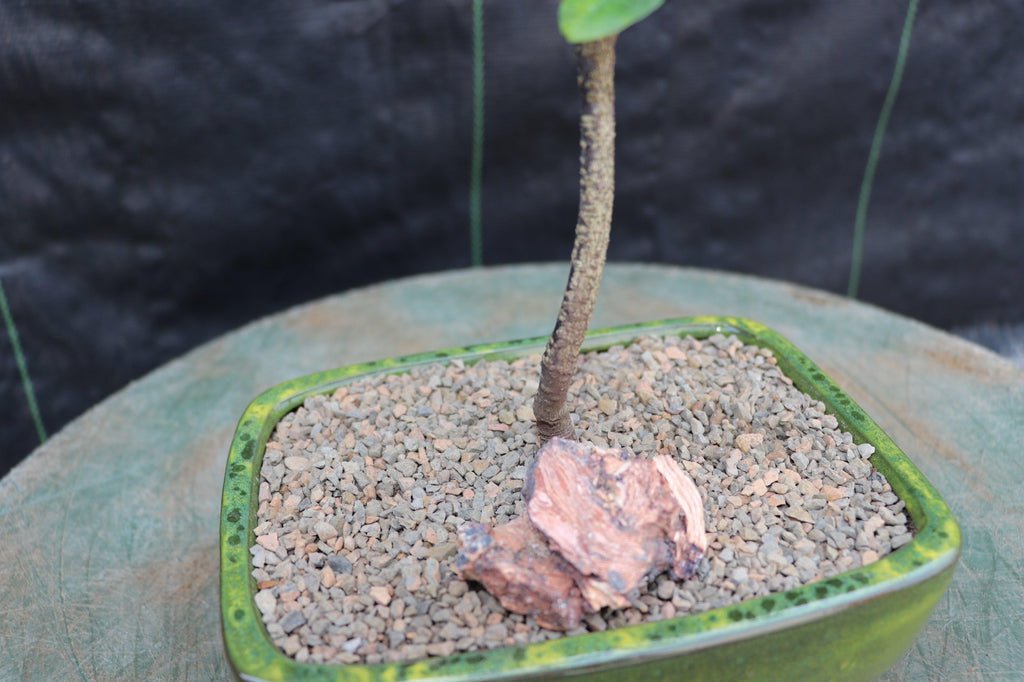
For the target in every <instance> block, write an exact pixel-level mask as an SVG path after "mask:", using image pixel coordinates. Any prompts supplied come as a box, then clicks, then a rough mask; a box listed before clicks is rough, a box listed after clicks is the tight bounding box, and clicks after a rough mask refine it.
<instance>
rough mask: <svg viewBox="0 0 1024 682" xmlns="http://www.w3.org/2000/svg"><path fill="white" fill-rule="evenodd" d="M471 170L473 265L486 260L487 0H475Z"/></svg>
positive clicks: (471, 255) (470, 242) (471, 258)
mask: <svg viewBox="0 0 1024 682" xmlns="http://www.w3.org/2000/svg"><path fill="white" fill-rule="evenodd" d="M472 154H473V156H472V161H471V162H470V171H469V252H470V263H471V264H472V265H473V267H479V266H481V265H483V264H484V234H483V232H484V228H483V208H482V203H483V201H482V197H481V186H482V184H483V174H484V0H473V151H472Z"/></svg>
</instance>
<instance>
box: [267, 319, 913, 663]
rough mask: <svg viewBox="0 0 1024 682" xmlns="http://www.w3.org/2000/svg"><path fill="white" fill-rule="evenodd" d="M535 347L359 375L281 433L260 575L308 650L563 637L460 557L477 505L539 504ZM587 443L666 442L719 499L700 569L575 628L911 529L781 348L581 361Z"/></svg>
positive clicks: (504, 517) (349, 656)
mask: <svg viewBox="0 0 1024 682" xmlns="http://www.w3.org/2000/svg"><path fill="white" fill-rule="evenodd" d="M539 363H540V356H539V355H537V356H531V357H527V358H524V359H521V360H517V361H515V362H512V363H508V362H480V363H477V364H475V365H472V366H465V365H464V364H463V363H462V362H461V361H454V362H452V363H450V364H443V365H442V364H437V365H430V366H425V367H419V368H416V369H414V370H412V371H411V372H409V373H407V374H400V375H387V376H375V377H368V378H365V379H361V380H359V381H356V382H354V383H352V384H348V385H346V386H345V387H343V388H341V389H339V390H337V391H336V392H335V393H334V394H333V395H329V396H318V397H314V398H310V399H308V400H307V401H306V403H305V405H303V406H302V407H300V408H299V409H297V410H296V411H295V412H293V413H291V414H289V415H288V416H286V417H285V418H284V419H282V420H281V422H280V423H279V424H278V426H277V429H276V431H275V433H274V435H273V437H272V439H271V440H270V442H268V444H267V450H266V454H265V456H264V460H263V465H262V470H261V477H262V478H261V483H260V491H259V504H260V507H259V512H258V518H257V524H258V525H257V527H256V543H255V544H254V545H253V546H252V548H251V550H250V551H251V554H252V565H253V571H252V574H253V576H254V578H255V579H256V581H257V584H258V586H259V591H258V593H257V595H256V606H257V607H258V609H259V610H260V612H261V613H262V614H263V620H264V623H265V624H266V627H267V631H268V632H269V633H270V635H271V637H272V638H273V640H274V642H275V643H276V644H277V645H278V646H279V647H280V648H281V649H282V650H283V651H284V652H285V653H286V654H288V655H290V656H293V657H295V658H296V659H297V660H299V661H310V662H332V663H379V662H384V661H406V660H413V659H417V658H422V657H424V656H445V655H449V654H452V653H455V652H460V651H472V650H476V649H486V648H493V647H501V646H509V645H516V644H526V643H530V642H537V641H542V640H546V639H551V638H553V637H559V636H562V635H563V633H557V632H553V631H549V630H544V629H542V628H540V627H539V626H538V625H537V623H536V622H534V621H533V619H532V618H529V617H524V616H520V615H516V614H511V613H509V612H507V611H505V610H504V609H503V608H502V607H501V606H500V605H499V604H498V602H497V601H496V600H495V599H494V598H493V597H491V596H490V595H489V594H487V593H486V592H484V591H482V590H481V589H480V588H479V586H477V585H475V584H472V583H467V582H465V581H462V580H460V579H458V577H457V576H456V575H455V574H454V572H453V570H452V563H453V560H454V558H455V555H456V553H457V548H456V544H455V541H456V534H457V531H458V528H459V527H460V526H461V525H462V524H464V523H466V522H467V521H475V522H482V523H489V524H502V523H505V522H507V521H509V520H511V519H513V518H515V517H517V516H519V515H521V514H522V513H523V511H524V508H523V501H522V488H523V485H524V477H525V475H526V469H527V465H528V464H529V463H530V462H531V460H532V458H533V456H534V454H535V452H536V450H537V445H536V438H535V436H534V432H533V412H532V409H531V407H530V406H531V403H532V401H533V396H534V394H535V393H536V390H537V377H538V376H539ZM577 377H578V378H577V379H576V381H575V382H574V383H573V385H572V387H571V389H570V394H569V404H570V405H571V409H572V411H573V420H574V422H575V424H576V427H577V431H578V432H579V436H580V439H581V440H585V441H589V442H592V443H594V444H596V445H598V446H600V447H616V448H625V449H627V450H628V451H629V452H631V453H633V454H634V455H636V456H638V457H651V456H653V455H655V454H666V455H670V456H672V457H674V458H676V459H677V460H678V461H679V462H680V464H682V466H683V467H684V468H685V469H686V471H687V472H688V473H689V474H690V476H692V477H693V479H694V481H695V482H696V484H697V486H698V488H699V489H700V491H701V494H702V496H703V498H704V510H705V514H706V519H705V521H706V524H707V531H708V541H709V547H708V553H707V557H706V558H705V560H704V562H703V564H702V565H701V567H700V570H699V571H698V575H697V576H695V577H694V578H691V579H689V580H686V581H674V580H672V579H671V578H670V576H668V575H667V574H663V575H660V576H655V577H654V579H652V580H651V581H650V583H649V584H647V585H646V586H645V587H644V588H642V589H641V590H640V592H639V594H636V595H635V597H634V598H633V599H632V604H631V605H630V606H628V607H626V608H623V609H617V610H608V609H605V610H603V611H601V612H599V613H593V614H589V615H588V616H587V617H586V618H585V619H584V622H585V625H584V626H583V627H581V628H579V629H578V630H575V631H572V632H569V633H564V634H570V635H571V634H578V633H581V632H587V631H599V630H604V629H606V628H609V627H617V626H623V625H629V624H636V623H640V622H644V621H651V620H660V619H664V618H672V617H674V616H677V615H683V614H687V613H694V612H698V611H703V610H707V609H710V608H716V607H720V606H725V605H727V604H732V603H735V602H738V601H741V600H743V599H747V598H750V597H754V596H760V595H765V594H769V593H772V592H777V591H782V590H787V589H790V588H793V587H796V586H798V585H802V584H806V583H809V582H813V581H815V580H820V579H822V578H826V577H829V576H832V575H835V574H838V573H841V572H843V571H846V570H849V569H851V568H855V567H857V566H861V565H863V564H866V563H870V562H872V561H875V560H877V559H878V558H879V557H880V556H882V555H884V554H886V553H888V552H890V551H892V550H893V549H896V548H898V547H900V546H902V545H904V544H906V543H907V542H909V541H910V539H911V532H910V528H909V522H908V520H907V517H906V515H905V513H904V505H903V503H902V502H901V501H900V500H899V499H898V498H897V497H896V495H895V494H894V493H893V492H892V489H891V488H890V486H889V484H888V482H886V480H885V478H884V477H883V476H882V474H881V473H880V472H878V471H876V470H875V469H874V468H873V467H872V466H871V462H870V460H869V457H870V455H871V454H872V451H873V449H872V448H871V446H869V445H859V446H858V445H856V444H854V443H853V438H852V436H851V435H850V434H849V433H845V432H842V431H840V430H839V429H838V424H837V422H836V419H835V418H834V417H832V416H831V415H828V414H826V413H825V411H824V406H823V405H822V404H821V403H820V402H818V401H815V400H813V399H812V398H810V397H809V396H807V395H805V394H803V393H801V392H800V391H799V390H797V389H796V388H795V387H793V385H792V383H791V382H790V381H789V380H788V379H787V378H786V377H785V376H784V375H783V374H782V373H781V372H780V371H779V369H778V368H777V367H776V361H775V358H774V357H773V356H772V354H771V352H770V351H768V350H766V349H762V348H758V347H755V346H745V345H744V344H743V343H742V342H741V341H739V340H738V339H736V338H734V337H726V336H715V337H711V338H710V339H706V340H703V341H697V340H694V339H691V338H686V339H680V338H674V337H673V338H668V339H658V338H644V339H641V340H640V341H638V342H637V343H634V344H633V345H631V346H629V347H628V348H622V347H615V348H612V349H609V350H608V351H606V352H602V353H593V354H588V355H586V356H584V357H583V358H582V359H581V362H580V369H579V373H578V375H577Z"/></svg>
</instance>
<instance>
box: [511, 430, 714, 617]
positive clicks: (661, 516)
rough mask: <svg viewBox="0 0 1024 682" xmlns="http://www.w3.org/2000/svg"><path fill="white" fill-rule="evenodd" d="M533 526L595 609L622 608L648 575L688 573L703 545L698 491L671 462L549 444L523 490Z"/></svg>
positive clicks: (557, 441)
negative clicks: (575, 576) (569, 569)
mask: <svg viewBox="0 0 1024 682" xmlns="http://www.w3.org/2000/svg"><path fill="white" fill-rule="evenodd" d="M527 511H528V514H529V517H530V521H531V522H532V523H533V525H534V526H535V527H536V528H537V529H538V530H539V531H540V532H541V533H543V535H544V536H545V537H546V538H547V540H548V543H549V545H550V546H551V548H552V549H553V550H554V551H556V552H557V553H558V554H559V555H560V556H562V557H563V558H565V559H566V560H567V561H568V562H569V563H570V564H572V565H573V566H574V567H575V568H576V570H577V571H579V573H580V574H581V575H582V578H583V579H582V582H580V583H579V587H580V591H581V592H582V594H583V597H584V599H586V601H587V603H588V604H589V605H590V607H591V608H593V609H599V608H601V607H604V606H612V607H616V608H621V607H623V606H627V605H628V604H629V602H630V596H631V595H632V594H633V593H634V591H635V590H636V589H637V588H638V587H639V586H640V585H641V583H643V582H645V581H646V580H647V579H648V578H650V577H653V576H655V575H657V574H658V573H661V572H662V571H664V570H666V569H669V568H671V569H672V572H673V574H674V575H675V577H677V578H685V577H689V576H690V575H692V572H693V570H694V569H695V568H696V562H697V561H699V560H700V557H701V556H703V552H704V550H705V548H706V546H707V544H706V539H705V534H704V508H703V504H702V503H701V500H700V493H699V492H698V491H697V488H696V486H695V485H693V482H692V481H690V479H689V477H688V476H687V475H686V473H685V472H684V471H683V470H682V469H681V468H680V467H679V465H678V464H676V463H675V461H673V460H672V459H671V458H669V457H658V458H656V459H655V460H638V459H631V458H630V457H629V456H628V455H626V453H625V452H624V451H621V450H605V449H601V448H596V447H593V446H589V445H583V444H580V443H576V442H573V441H567V440H562V439H552V440H551V441H549V442H548V443H547V444H545V446H544V447H543V448H541V450H540V452H538V453H537V459H536V460H535V462H534V466H533V468H532V470H531V476H530V481H529V482H528V485H527Z"/></svg>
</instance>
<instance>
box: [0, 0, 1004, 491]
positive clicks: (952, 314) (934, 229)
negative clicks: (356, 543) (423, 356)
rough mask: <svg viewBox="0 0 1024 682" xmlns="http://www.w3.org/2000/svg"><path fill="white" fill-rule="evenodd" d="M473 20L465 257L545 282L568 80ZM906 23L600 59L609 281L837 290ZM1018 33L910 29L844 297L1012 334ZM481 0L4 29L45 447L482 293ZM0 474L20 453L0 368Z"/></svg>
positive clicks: (881, 20)
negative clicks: (209, 380)
mask: <svg viewBox="0 0 1024 682" xmlns="http://www.w3.org/2000/svg"><path fill="white" fill-rule="evenodd" d="M556 5H557V3H556V2H555V0H486V2H484V19H485V30H484V33H483V37H484V44H485V49H484V66H485V71H486V79H485V85H486V90H485V92H486V95H485V98H484V103H485V134H484V138H483V149H484V165H483V174H482V179H483V185H482V195H481V196H482V207H483V213H482V225H483V244H484V247H483V256H484V262H485V263H486V264H497V263H513V262H524V261H545V260H564V259H566V258H567V257H568V254H569V250H570V245H571V240H572V229H573V224H574V217H575V209H576V184H575V183H576V163H577V146H576V145H577V118H576V117H577V112H578V108H577V94H576V89H575V71H574V69H575V62H574V56H573V52H572V50H571V48H569V47H568V46H567V45H566V44H565V43H564V41H563V40H562V38H561V37H560V35H559V34H558V32H557V29H556V22H555V11H556ZM906 12H907V3H906V2H902V1H901V2H894V1H893V0H858V2H826V1H824V0H819V1H814V2H812V1H806V2H797V1H792V0H790V1H786V2H776V1H768V0H730V1H723V2H715V3H700V2H694V1H692V0H669V1H668V3H667V5H666V6H665V7H664V8H663V9H661V10H659V12H658V13H657V14H656V15H654V16H653V17H651V18H650V19H649V20H647V21H645V22H643V23H642V24H640V25H639V26H636V27H634V28H632V29H630V30H629V31H628V32H626V33H625V34H623V36H622V38H621V39H620V42H619V71H618V94H619V107H618V111H619V156H618V161H617V166H618V178H619V184H618V194H617V199H616V212H615V229H614V231H613V238H612V245H611V251H610V259H611V260H613V261H653V262H665V263H676V264H682V265H690V266H699V267H705V268H720V269H725V270H733V271H739V272H745V273H752V274H757V275H763V276H766V277H773V278H779V279H786V280H790V281H793V282H798V283H801V284H806V285H810V286H814V287H820V288H822V289H826V290H829V291H833V292H845V291H846V286H847V278H848V276H849V271H850V262H851V240H852V234H853V224H854V215H855V212H856V204H857V197H858V192H859V189H860V183H861V179H862V176H863V174H864V167H865V161H866V159H867V155H868V149H869V147H870V144H871V140H872V135H873V132H874V129H875V125H876V122H877V120H878V117H879V111H880V109H881V107H882V102H883V99H884V97H885V93H886V89H887V87H888V86H889V82H890V78H891V76H892V72H893V64H894V61H895V58H896V54H897V46H898V43H899V39H900V34H901V29H902V26H903V22H904V17H905V15H906ZM1022 45H1024V4H1022V3H1020V2H1015V1H1013V0H1002V1H1000V0H986V1H985V2H956V1H954V0H925V1H924V2H922V3H921V5H920V11H919V13H918V15H917V21H916V24H915V26H914V32H913V39H912V43H911V47H910V52H909V57H908V60H907V66H906V72H905V74H904V79H903V83H902V89H901V90H900V91H899V96H898V99H897V101H896V105H895V108H894V110H893V115H892V119H891V121H890V124H889V127H888V133H887V136H886V138H885V146H884V151H883V153H882V156H881V162H880V164H879V167H878V174H877V177H876V180H875V184H874V189H873V194H872V200H871V204H870V213H869V215H868V221H867V233H866V239H865V258H864V264H863V276H862V283H861V288H860V298H862V299H863V300H866V301H870V302H872V303H875V304H878V305H881V306H884V307H885V308H888V309H891V310H894V311H897V312H900V313H903V314H906V315H909V316H912V317H915V318H918V319H920V320H923V321H925V322H928V323H930V324H933V325H936V326H939V327H943V328H947V329H953V330H955V331H961V332H963V333H965V334H967V335H969V336H972V338H975V339H977V340H979V341H982V342H985V343H990V344H992V345H995V346H998V345H1000V344H1003V346H1004V347H1005V346H1006V344H1009V343H1011V342H1012V338H1013V337H1014V334H1015V332H1019V331H1020V330H1021V329H1022V328H1024V304H1022V303H1021V296H1022V294H1024V274H1022V273H1024V245H1022V242H1021V228H1022V225H1024V50H1021V46H1022ZM473 92H474V91H473V22H472V0H340V1H334V2H328V1H326V0H289V1H288V2H264V3H256V5H254V6H253V5H250V6H247V7H245V8H240V7H237V6H234V5H231V6H230V7H229V5H228V3H208V2H201V1H200V0H161V1H160V2H152V1H150V0H133V2H125V1H123V0H114V1H113V2H92V1H89V0H74V1H71V0H38V1H37V2H32V3H25V2H5V3H0V102H2V105H0V282H2V284H3V287H4V289H5V291H6V295H7V300H8V302H9V304H10V310H11V313H12V315H13V318H14V320H15V321H16V323H17V328H18V332H19V333H20V337H21V341H22V344H23V346H24V350H25V355H26V359H27V364H28V368H29V370H30V372H31V376H32V378H33V379H34V383H35V390H36V393H37V396H38V400H39V406H40V411H41V414H42V419H43V421H44V422H45V424H46V427H47V429H48V430H49V431H50V432H51V433H52V432H54V431H56V430H58V429H59V428H60V427H61V426H62V425H63V424H65V423H66V422H67V421H68V420H70V419H72V418H74V417H75V416H77V415H78V414H80V413H81V412H82V411H83V410H85V409H87V408H88V407H89V406H90V405H92V404H94V403H95V402H97V401H99V400H101V399H102V398H103V397H104V396H106V395H108V394H110V393H111V392H112V391H114V390H116V389H118V388H119V387H121V386H123V385H124V384H125V383H127V382H128V381H130V380H131V379H133V378H135V377H138V376H140V375H141V374H143V373H145V372H146V371H148V370H150V369H152V368H154V367H156V366H157V365H159V364H161V363H163V362H165V361H166V360H168V359H170V358H172V357H174V356H176V355H179V354H180V353H182V352H183V351H186V350H188V349H189V348H191V347H193V346H195V345H197V344H199V343H202V342H203V341H206V340H208V339H210V338H212V337H214V336H217V335H218V334H221V333H223V332H225V331H227V330H230V329H232V328H234V327H236V326H238V325H240V324H242V323H245V322H247V321H250V320H253V319H255V318H258V317H260V316H263V315H267V314H269V313H273V312H275V311H279V310H281V309H283V308H286V307H288V306H291V305H293V304H296V303H300V302H303V301H308V300H311V299H315V298H318V297H321V296H324V295H327V294H332V293H336V292H340V291H343V290H345V289H348V288H350V287H354V286H359V285H364V284H368V283H371V282H376V281H380V280H384V279H389V278H394V277H401V276H405V275H411V274H415V273H422V272H429V271H437V270H444V269H450V268H460V267H466V266H468V265H470V237H469V235H470V227H469V225H470V213H469V203H470V199H469V184H470V182H469V180H470V159H471V142H472V129H473V125H472V123H473ZM0 395H2V396H3V404H4V407H5V410H4V420H3V422H2V423H0V442H2V443H3V451H2V461H0V474H2V473H4V472H5V471H6V470H7V468H8V467H9V466H12V465H13V464H14V463H16V462H17V461H18V460H19V459H20V458H21V457H23V456H25V455H27V454H28V453H29V451H30V450H31V449H32V448H33V447H35V445H37V444H38V438H37V436H36V431H35V429H34V427H33V422H32V419H31V418H30V416H29V411H28V409H27V407H26V402H25V399H24V394H23V391H22V388H21V381H20V379H19V374H18V371H17V368H16V364H15V359H14V354H13V352H12V347H11V344H10V343H9V342H8V339H7V336H6V334H4V336H3V338H2V340H0Z"/></svg>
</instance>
